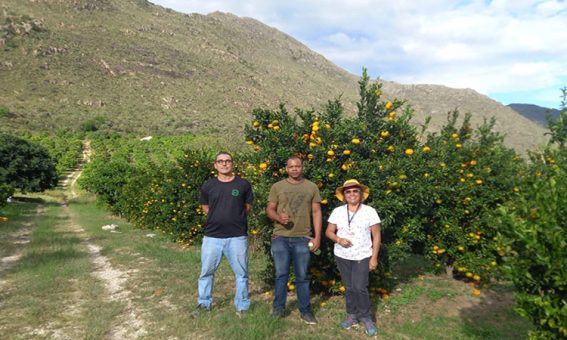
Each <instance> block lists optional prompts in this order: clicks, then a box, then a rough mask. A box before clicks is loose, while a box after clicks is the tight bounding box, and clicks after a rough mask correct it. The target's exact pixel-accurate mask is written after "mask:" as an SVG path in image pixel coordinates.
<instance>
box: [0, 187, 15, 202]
mask: <svg viewBox="0 0 567 340" xmlns="http://www.w3.org/2000/svg"><path fill="white" fill-rule="evenodd" d="M13 194H14V188H13V187H11V186H10V185H8V184H6V183H0V208H2V207H3V206H5V205H6V203H7V202H6V200H7V199H8V197H10V196H12V195H13Z"/></svg>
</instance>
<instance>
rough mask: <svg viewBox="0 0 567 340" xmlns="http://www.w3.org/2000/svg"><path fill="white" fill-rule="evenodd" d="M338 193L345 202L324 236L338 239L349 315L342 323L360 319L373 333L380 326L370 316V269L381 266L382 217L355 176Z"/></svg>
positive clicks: (336, 251) (346, 325) (348, 324)
mask: <svg viewBox="0 0 567 340" xmlns="http://www.w3.org/2000/svg"><path fill="white" fill-rule="evenodd" d="M335 193H336V196H337V198H338V199H339V200H340V201H341V202H344V203H345V204H344V205H341V206H339V207H337V208H335V209H334V210H333V212H332V213H331V216H330V217H329V225H328V226H327V230H326V232H325V236H327V238H329V239H330V240H331V241H333V242H335V248H334V254H335V260H336V262H337V267H338V268H339V272H340V273H341V280H342V282H343V285H344V286H345V288H346V291H345V299H346V312H347V317H346V319H345V320H344V321H343V322H341V323H340V327H341V328H343V329H349V328H351V327H352V326H355V325H357V324H358V323H359V322H361V323H362V324H363V325H364V327H365V329H366V334H368V335H369V336H374V335H376V334H377V333H378V329H377V328H376V325H375V324H374V322H373V321H372V317H371V307H370V297H369V294H368V276H369V275H368V273H369V271H371V270H374V269H376V267H377V266H378V252H379V250H380V217H379V216H378V213H376V210H374V208H372V207H370V206H368V205H366V204H362V202H364V201H365V200H366V199H367V198H368V195H369V194H370V190H369V189H368V187H367V186H366V185H364V184H362V183H360V182H358V181H357V180H356V179H349V180H347V181H346V182H344V184H343V185H342V186H341V187H338V188H337V190H336V192H335Z"/></svg>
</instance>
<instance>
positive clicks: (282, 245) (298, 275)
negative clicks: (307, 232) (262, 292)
mask: <svg viewBox="0 0 567 340" xmlns="http://www.w3.org/2000/svg"><path fill="white" fill-rule="evenodd" d="M308 243H309V238H308V237H284V236H278V237H276V238H275V239H273V240H272V257H273V259H274V266H275V269H276V287H275V294H274V295H275V296H274V302H273V308H274V310H278V311H283V310H284V309H285V302H286V298H287V282H288V280H289V266H290V264H291V263H292V262H293V268H294V270H295V289H296V292H297V300H298V301H299V311H300V312H301V314H311V313H312V312H311V304H310V302H309V277H308V270H309V262H310V260H311V252H310V251H309V247H308V245H307V244H308Z"/></svg>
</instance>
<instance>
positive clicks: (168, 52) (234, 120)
mask: <svg viewBox="0 0 567 340" xmlns="http://www.w3.org/2000/svg"><path fill="white" fill-rule="evenodd" d="M1 8H2V11H1V13H2V15H3V17H2V22H0V34H1V35H0V37H1V38H2V39H3V43H2V42H0V45H3V46H0V48H1V49H2V58H1V59H0V72H2V75H3V78H4V79H5V80H6V81H4V82H2V84H0V107H4V108H7V109H8V110H9V111H10V114H9V115H0V123H1V125H2V127H1V128H0V129H3V130H8V131H9V130H23V129H24V130H25V129H27V130H45V129H50V130H54V129H58V128H62V127H64V128H67V129H71V130H73V129H80V128H81V126H82V125H84V124H85V123H88V122H92V121H93V120H94V121H95V123H96V124H98V127H99V128H103V129H104V128H106V129H112V130H116V131H120V132H129V133H137V134H148V133H162V134H173V133H184V132H196V133H205V134H213V135H218V136H221V137H222V136H225V137H227V139H228V140H234V137H235V136H241V135H242V127H243V126H244V124H245V123H246V122H247V121H249V118H250V117H251V114H250V113H251V111H252V109H254V108H257V107H262V108H273V109H276V108H277V107H278V106H279V104H280V103H282V102H283V103H285V104H286V105H287V107H288V108H289V109H293V108H295V107H299V108H304V109H311V108H312V109H316V110H317V109H320V108H321V107H322V106H323V105H324V104H325V103H326V102H327V101H328V100H332V99H334V98H336V97H339V96H341V99H342V102H343V104H344V106H345V111H346V114H347V115H354V114H355V112H356V105H355V102H356V100H357V99H358V95H357V91H358V84H357V81H358V80H359V77H357V76H354V75H352V74H350V73H348V72H347V71H345V70H343V69H341V68H339V67H338V66H336V65H334V64H333V63H332V62H330V61H329V60H327V59H326V58H325V57H324V56H322V55H320V54H317V53H316V52H314V51H311V50H310V49H308V48H307V47H306V46H305V45H304V44H302V43H301V42H299V41H297V40H296V39H294V38H293V37H290V36H289V35H286V34H285V33H283V32H280V31H278V30H276V29H275V28H272V27H269V26H267V25H264V24H263V23H261V22H260V21H258V20H256V19H253V18H240V17H238V16H236V15H233V14H227V13H222V12H214V13H211V14H208V15H201V14H182V13H178V12H175V11H173V10H170V9H166V8H163V7H160V6H157V5H154V4H152V3H150V2H148V1H144V0H124V1H117V0H90V1H87V0H69V1H63V0H34V1H29V2H25V3H22V2H21V1H17V0H5V3H4V4H3V5H2V7H1ZM14 27H16V28H17V29H16V30H15V29H14ZM30 27H31V28H30ZM14 31H19V32H16V33H14ZM381 81H382V82H383V84H384V85H383V93H384V98H386V99H390V100H391V99H393V98H394V97H398V98H400V99H405V100H407V103H408V104H409V105H411V106H412V107H413V108H415V109H416V112H415V113H414V121H415V123H416V124H419V123H421V122H423V121H424V120H425V116H426V115H431V116H432V123H431V128H432V130H433V131H435V129H438V127H439V126H440V125H442V123H444V121H445V118H446V115H447V112H448V111H452V110H454V109H455V108H458V109H459V111H461V112H462V113H465V112H471V113H473V118H472V122H473V124H475V125H478V124H480V123H482V121H483V120H484V119H485V118H489V117H490V116H491V115H494V116H496V120H497V127H496V130H497V131H499V132H502V133H505V134H506V135H507V136H508V137H507V138H506V143H507V145H510V146H513V147H515V148H516V149H517V150H518V151H520V152H524V151H525V150H527V149H530V148H533V147H534V146H536V145H538V144H541V143H544V142H545V141H546V138H545V136H544V132H545V129H543V128H542V127H541V126H539V125H537V124H531V122H529V121H528V120H524V119H525V118H524V117H522V116H521V115H519V114H517V113H516V112H514V111H513V110H512V109H510V108H507V107H505V106H503V105H502V104H500V103H498V102H495V101H491V100H490V99H489V98H488V97H486V96H483V95H480V94H478V93H476V92H475V91H473V90H459V89H451V88H448V87H442V86H439V85H402V84H397V83H395V82H391V81H385V80H381ZM510 121H517V122H519V123H517V124H510ZM530 124H531V125H530ZM516 125H517V129H515V128H514V126H516ZM518 130H521V133H518Z"/></svg>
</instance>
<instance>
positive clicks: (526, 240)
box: [500, 149, 567, 339]
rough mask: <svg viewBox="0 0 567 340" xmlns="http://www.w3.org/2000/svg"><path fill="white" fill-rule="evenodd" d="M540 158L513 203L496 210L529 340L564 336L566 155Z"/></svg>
mask: <svg viewBox="0 0 567 340" xmlns="http://www.w3.org/2000/svg"><path fill="white" fill-rule="evenodd" d="M545 154H546V155H545V156H544V157H543V159H544V161H543V162H541V161H539V162H537V163H535V164H534V166H533V170H532V172H531V174H532V175H531V176H529V177H527V178H526V179H525V180H524V182H523V183H522V184H521V186H520V188H521V194H520V195H519V197H518V198H517V199H516V200H515V202H513V203H510V204H508V205H507V206H506V207H503V208H501V209H500V213H501V217H500V230H501V233H502V236H503V240H502V245H501V247H502V248H503V249H505V250H506V251H507V253H508V256H506V257H505V258H504V259H505V263H506V267H505V269H506V273H507V275H508V276H509V277H510V278H511V279H512V280H513V282H514V285H515V286H516V288H517V290H518V292H517V294H516V302H517V305H518V308H517V311H518V312H519V313H520V315H522V316H524V317H527V318H528V319H530V320H531V321H532V322H533V323H534V325H535V326H536V330H535V331H533V332H532V333H531V335H530V337H531V338H534V339H554V338H564V337H567V301H566V299H565V297H566V296H567V244H566V241H565V240H567V168H566V166H565V164H566V163H565V162H567V151H566V150H565V149H561V150H555V151H551V150H547V151H546V152H545ZM557 164H562V165H561V166H560V165H557Z"/></svg>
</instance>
